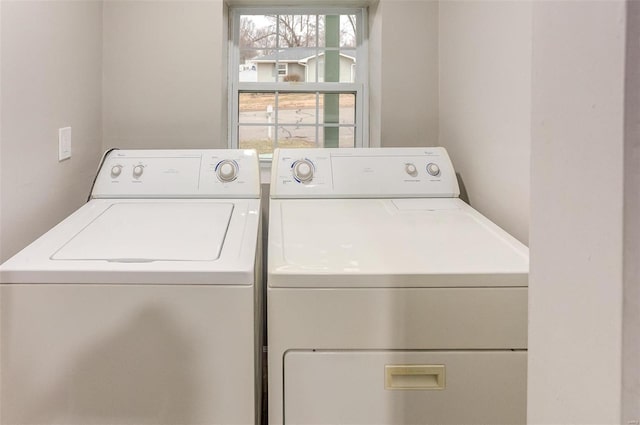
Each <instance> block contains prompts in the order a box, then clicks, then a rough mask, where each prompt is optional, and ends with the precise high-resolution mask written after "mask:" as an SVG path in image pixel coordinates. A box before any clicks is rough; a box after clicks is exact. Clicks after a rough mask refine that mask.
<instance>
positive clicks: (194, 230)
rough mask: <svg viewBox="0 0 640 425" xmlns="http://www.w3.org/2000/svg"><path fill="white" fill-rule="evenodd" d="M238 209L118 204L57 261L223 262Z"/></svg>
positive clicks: (187, 204)
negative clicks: (225, 243)
mask: <svg viewBox="0 0 640 425" xmlns="http://www.w3.org/2000/svg"><path fill="white" fill-rule="evenodd" d="M232 212H233V204H232V203H230V202H144V203H143V202H139V203H138V202H122V203H114V204H113V205H111V206H110V207H109V208H108V209H106V210H105V211H104V212H103V213H102V214H100V216H98V218H96V219H95V220H94V221H92V222H91V223H90V224H89V225H88V226H87V227H85V228H84V229H83V230H81V231H80V232H79V233H77V234H76V235H75V236H74V237H73V238H71V239H70V240H69V241H68V242H67V243H66V244H65V245H64V246H62V248H60V249H59V250H58V251H57V252H56V253H55V254H53V256H52V257H51V259H52V260H104V261H113V262H132V263H133V262H151V261H213V260H217V259H218V258H219V256H220V251H221V249H222V245H223V244H224V240H225V236H226V233H227V228H228V226H229V221H230V219H231V214H232Z"/></svg>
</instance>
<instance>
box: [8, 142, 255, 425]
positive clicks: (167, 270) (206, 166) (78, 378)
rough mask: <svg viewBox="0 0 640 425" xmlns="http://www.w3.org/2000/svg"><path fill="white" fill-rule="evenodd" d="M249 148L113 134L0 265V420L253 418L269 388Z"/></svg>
mask: <svg viewBox="0 0 640 425" xmlns="http://www.w3.org/2000/svg"><path fill="white" fill-rule="evenodd" d="M259 182H260V180H259V168H258V157H257V154H256V152H255V151H252V150H113V151H111V152H109V153H108V154H107V155H106V156H105V157H104V158H103V162H102V164H101V167H100V169H99V172H98V174H97V178H96V180H95V182H94V186H93V189H92V192H91V197H90V200H89V201H88V202H87V203H86V204H85V205H83V206H82V207H81V208H79V209H78V210H77V211H75V212H74V213H73V214H71V215H70V216H69V217H67V218H66V219H65V220H63V221H62V222H61V223H60V224H58V225H57V226H55V227H54V228H53V229H52V230H50V231H49V232H47V233H46V234H44V235H43V236H42V237H40V238H39V239H37V240H36V241H35V242H33V243H32V244H31V245H29V246H28V247H26V248H25V249H24V250H22V251H21V252H20V253H18V254H17V255H15V256H14V257H13V258H11V259H9V260H8V261H6V262H5V263H4V264H3V265H2V266H1V267H0V279H1V280H0V282H1V284H0V295H1V299H0V302H1V307H0V310H1V312H0V314H1V316H0V319H1V331H2V333H1V338H2V351H1V367H2V374H1V378H0V379H1V396H0V397H1V399H0V406H1V407H0V409H1V411H0V415H1V416H0V417H1V423H2V424H7V425H8V424H67V425H68V424H78V425H89V424H136V425H139V424H154V425H157V424H173V425H175V424H250V423H256V422H257V421H258V417H259V416H258V415H259V411H260V409H259V405H260V400H261V388H260V387H261V386H260V383H261V373H260V369H261V360H260V359H261V353H262V332H260V329H261V326H260V323H261V322H262V320H261V315H262V311H263V309H262V297H261V289H260V286H261V285H260V273H261V253H260V232H259V228H260V184H259Z"/></svg>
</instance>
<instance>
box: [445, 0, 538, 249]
mask: <svg viewBox="0 0 640 425" xmlns="http://www.w3.org/2000/svg"><path fill="white" fill-rule="evenodd" d="M439 16H440V34H439V36H440V49H439V52H440V54H439V63H440V71H439V75H440V96H439V105H440V109H439V116H440V125H439V129H440V131H439V144H440V146H444V147H445V148H446V149H447V150H448V151H449V154H450V155H451V157H452V161H453V163H454V166H455V167H456V171H457V172H458V173H459V175H460V177H461V179H462V183H463V184H464V186H465V188H466V192H467V194H468V200H469V202H470V204H471V205H472V206H473V207H474V208H476V209H477V210H479V211H480V212H482V213H483V214H484V215H486V216H487V217H489V218H490V219H491V220H493V221H494V222H496V223H497V224H498V225H500V226H501V227H503V228H504V229H505V230H506V231H508V232H509V233H511V234H512V235H514V236H515V237H516V238H518V239H519V240H520V241H522V242H523V243H525V244H526V243H527V242H528V239H529V160H530V143H531V137H530V116H531V2H529V1H520V2H509V1H506V2H505V1H453V0H448V1H442V2H440V14H439Z"/></svg>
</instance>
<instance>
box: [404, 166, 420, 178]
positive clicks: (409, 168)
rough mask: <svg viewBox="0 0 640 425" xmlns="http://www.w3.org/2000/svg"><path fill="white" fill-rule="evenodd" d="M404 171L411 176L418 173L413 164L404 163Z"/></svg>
mask: <svg viewBox="0 0 640 425" xmlns="http://www.w3.org/2000/svg"><path fill="white" fill-rule="evenodd" d="M404 171H406V172H407V174H409V175H410V176H411V177H415V176H417V175H418V169H417V168H416V166H415V164H406V165H405V166H404Z"/></svg>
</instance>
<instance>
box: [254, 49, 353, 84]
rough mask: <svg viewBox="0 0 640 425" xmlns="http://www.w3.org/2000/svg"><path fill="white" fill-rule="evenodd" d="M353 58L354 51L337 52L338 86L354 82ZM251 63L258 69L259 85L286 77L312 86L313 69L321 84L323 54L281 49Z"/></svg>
mask: <svg viewBox="0 0 640 425" xmlns="http://www.w3.org/2000/svg"><path fill="white" fill-rule="evenodd" d="M355 56H356V55H355V50H353V49H344V50H340V82H341V83H352V82H354V81H355V66H356V57H355ZM276 59H277V64H278V67H277V69H276ZM251 62H252V63H255V64H256V66H257V71H258V82H273V81H275V76H276V75H277V76H278V81H285V77H287V76H289V77H288V80H289V81H307V82H313V81H315V75H316V67H319V68H318V81H319V82H324V51H323V50H316V49H315V48H305V47H301V48H291V49H284V50H280V51H278V52H277V53H276V52H274V53H271V54H269V55H264V56H258V57H255V58H253V59H252V60H251ZM276 73H277V74H276Z"/></svg>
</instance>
